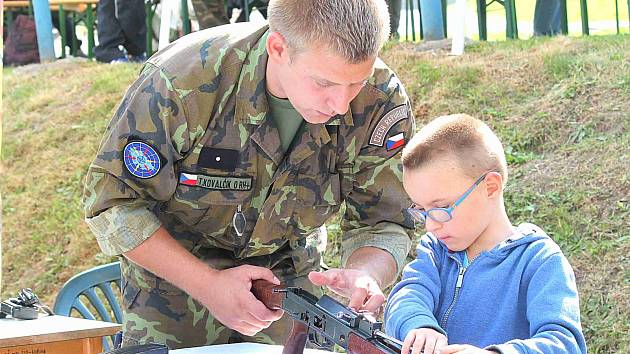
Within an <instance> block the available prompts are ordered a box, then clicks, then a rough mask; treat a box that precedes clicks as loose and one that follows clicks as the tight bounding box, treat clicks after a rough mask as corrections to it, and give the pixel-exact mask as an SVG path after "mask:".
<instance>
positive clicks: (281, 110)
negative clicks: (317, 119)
mask: <svg viewBox="0 0 630 354" xmlns="http://www.w3.org/2000/svg"><path fill="white" fill-rule="evenodd" d="M267 100H268V102H269V109H270V111H271V118H272V119H273V123H274V124H275V126H276V127H277V128H278V132H279V133H280V142H281V143H282V150H284V152H287V149H288V148H289V146H290V145H291V142H292V141H293V138H295V135H296V133H297V132H298V130H299V129H300V127H301V126H302V124H303V123H304V118H302V116H301V115H300V114H299V113H298V111H296V110H295V108H293V105H292V104H291V102H289V100H288V99H282V98H278V97H275V96H274V95H272V94H271V93H269V92H267Z"/></svg>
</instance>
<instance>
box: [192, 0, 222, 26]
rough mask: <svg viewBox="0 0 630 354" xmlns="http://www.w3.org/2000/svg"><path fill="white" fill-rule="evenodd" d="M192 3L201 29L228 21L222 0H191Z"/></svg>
mask: <svg viewBox="0 0 630 354" xmlns="http://www.w3.org/2000/svg"><path fill="white" fill-rule="evenodd" d="M192 5H193V9H194V10H195V16H197V21H198V22H199V28H201V29H206V28H210V27H215V26H221V25H225V24H228V23H230V20H229V19H228V15H227V11H226V9H225V3H224V0H192Z"/></svg>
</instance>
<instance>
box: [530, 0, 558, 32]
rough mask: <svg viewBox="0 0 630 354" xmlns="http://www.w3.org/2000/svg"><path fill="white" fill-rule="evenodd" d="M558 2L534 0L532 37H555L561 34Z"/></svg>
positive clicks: (555, 0)
mask: <svg viewBox="0 0 630 354" xmlns="http://www.w3.org/2000/svg"><path fill="white" fill-rule="evenodd" d="M561 18H562V6H561V3H560V0H536V8H535V10H534V36H555V35H558V34H560V33H561V32H562V25H561Z"/></svg>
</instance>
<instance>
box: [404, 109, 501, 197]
mask: <svg viewBox="0 0 630 354" xmlns="http://www.w3.org/2000/svg"><path fill="white" fill-rule="evenodd" d="M440 158H447V159H450V158H452V159H453V160H454V161H455V162H456V163H457V165H458V167H459V168H460V169H461V171H462V172H463V173H464V174H465V175H466V176H468V177H470V178H472V179H477V178H479V176H481V175H482V174H483V173H485V172H488V171H496V172H499V173H500V174H501V176H502V177H503V185H504V186H505V183H506V182H507V177H508V171H507V163H506V160H505V153H504V151H503V146H502V144H501V141H500V140H499V138H498V137H497V136H496V134H494V132H493V131H492V129H490V127H488V125H486V124H485V123H484V122H482V121H480V120H479V119H476V118H473V117H471V116H469V115H467V114H452V115H447V116H442V117H438V118H436V119H435V120H433V121H431V122H430V123H429V124H427V125H425V126H424V127H423V128H422V129H420V131H419V132H418V133H417V134H416V135H414V137H413V138H412V139H411V140H410V141H409V143H408V144H407V146H406V147H405V148H404V150H403V152H402V163H403V167H404V168H405V169H408V170H413V169H418V168H421V167H425V166H427V165H428V164H430V163H431V162H434V161H436V160H437V159H440Z"/></svg>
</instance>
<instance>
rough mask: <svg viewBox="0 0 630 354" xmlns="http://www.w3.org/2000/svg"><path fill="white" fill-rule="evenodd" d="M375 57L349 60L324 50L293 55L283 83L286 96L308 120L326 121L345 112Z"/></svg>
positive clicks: (369, 72) (367, 75)
mask: <svg viewBox="0 0 630 354" xmlns="http://www.w3.org/2000/svg"><path fill="white" fill-rule="evenodd" d="M374 61H375V59H370V60H367V61H365V62H362V63H358V64H348V63H347V62H346V60H345V59H343V58H340V57H339V56H337V55H334V54H331V53H328V52H327V51H326V50H317V49H309V50H307V51H305V52H302V53H300V54H298V55H292V58H291V60H290V62H289V63H288V65H287V67H286V75H287V80H286V81H285V82H284V83H283V85H284V86H285V92H286V93H287V97H288V98H289V100H290V101H291V103H292V104H293V106H294V107H295V108H296V109H297V111H298V112H300V114H301V115H302V116H303V117H304V119H305V120H306V121H307V122H309V123H325V122H327V121H329V120H330V118H331V117H333V116H335V115H337V114H345V113H346V112H347V111H348V108H349V107H350V102H351V101H352V100H353V99H354V98H355V97H357V95H358V94H359V92H360V91H361V89H363V86H365V84H366V83H367V81H368V79H369V78H370V77H371V76H372V74H373V73H374Z"/></svg>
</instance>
